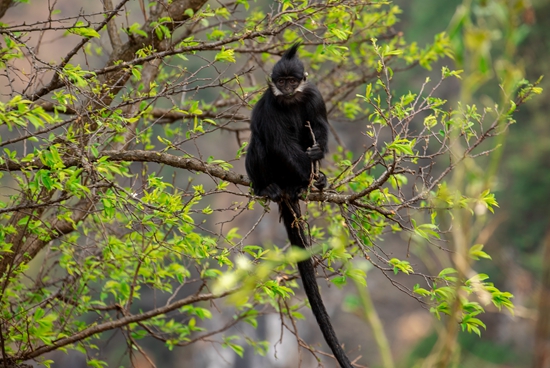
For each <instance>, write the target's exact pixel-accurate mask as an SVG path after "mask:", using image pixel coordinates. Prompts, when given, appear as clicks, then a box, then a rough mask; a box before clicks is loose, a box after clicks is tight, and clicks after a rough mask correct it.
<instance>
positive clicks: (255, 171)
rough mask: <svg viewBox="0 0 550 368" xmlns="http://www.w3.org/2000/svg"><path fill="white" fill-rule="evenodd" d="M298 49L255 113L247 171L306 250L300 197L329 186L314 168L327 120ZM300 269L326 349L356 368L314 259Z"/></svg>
mask: <svg viewBox="0 0 550 368" xmlns="http://www.w3.org/2000/svg"><path fill="white" fill-rule="evenodd" d="M299 46H300V44H299V43H296V44H294V45H293V46H292V47H291V48H290V49H288V50H287V51H286V52H285V53H284V55H283V56H282V57H281V59H280V60H279V61H278V62H277V63H276V64H275V66H274V67H273V73H272V74H271V81H270V82H269V88H268V89H267V90H266V91H265V93H264V94H263V96H262V97H261V99H260V100H259V101H258V103H257V104H256V106H254V109H253V110H252V118H251V125H250V127H251V130H252V137H251V139H250V145H249V146H248V152H247V154H246V171H247V173H248V176H249V177H250V179H251V181H252V188H253V190H254V193H255V194H256V195H259V196H267V197H268V198H269V199H271V200H272V201H275V202H277V203H278V204H279V210H280V213H281V218H282V219H283V222H284V225H285V228H286V231H287V233H288V239H289V240H290V243H291V244H292V245H296V246H299V247H302V248H306V247H307V246H309V244H308V241H307V238H306V235H305V234H304V229H303V225H302V224H301V223H300V221H299V218H300V216H301V211H300V204H299V201H298V196H299V195H300V193H301V192H303V191H304V190H305V189H306V188H307V187H308V186H309V184H310V182H311V180H312V178H314V183H313V184H314V185H315V186H316V187H317V188H318V189H322V188H324V187H325V186H326V177H325V175H324V174H323V173H321V172H316V171H317V170H314V167H315V166H316V164H317V162H318V161H320V160H321V159H322V158H323V157H324V156H325V153H326V152H327V141H328V120H327V109H326V106H325V102H324V100H323V97H322V96H321V93H320V92H319V90H318V89H317V87H315V86H314V85H313V84H310V83H308V82H307V81H306V77H307V74H306V73H305V72H304V65H303V64H302V62H301V61H300V60H299V59H298V57H297V55H296V52H297V50H298V47H299ZM312 133H313V135H312ZM298 269H299V270H300V276H301V277H302V283H303V285H304V289H305V291H306V295H307V297H308V299H309V303H310V304H311V309H312V311H313V314H314V315H315V318H316V319H317V323H318V325H319V327H320V329H321V331H322V333H323V336H324V337H325V340H326V342H327V344H328V345H329V347H330V348H331V350H332V352H333V353H334V356H335V357H336V359H337V360H338V363H340V366H342V367H343V368H351V367H352V365H351V362H350V360H349V359H348V357H347V356H346V354H345V353H344V350H343V349H342V347H341V346H340V344H339V342H338V338H337V337H336V334H335V333H334V329H333V328H332V325H331V323H330V319H329V316H328V314H327V311H326V309H325V306H324V304H323V300H322V299H321V294H320V293H319V286H318V285H317V280H316V279H315V270H314V267H313V263H312V261H311V259H307V260H305V261H301V262H298Z"/></svg>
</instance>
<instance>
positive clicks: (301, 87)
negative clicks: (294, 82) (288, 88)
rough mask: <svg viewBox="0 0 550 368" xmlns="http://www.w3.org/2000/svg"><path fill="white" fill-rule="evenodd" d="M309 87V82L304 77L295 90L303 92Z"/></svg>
mask: <svg viewBox="0 0 550 368" xmlns="http://www.w3.org/2000/svg"><path fill="white" fill-rule="evenodd" d="M306 87H307V82H306V81H305V80H303V79H302V81H301V82H300V84H299V85H298V87H296V89H295V90H294V92H303V91H304V89H305V88H306Z"/></svg>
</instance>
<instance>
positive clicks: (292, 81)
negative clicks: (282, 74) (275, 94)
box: [288, 78, 298, 86]
mask: <svg viewBox="0 0 550 368" xmlns="http://www.w3.org/2000/svg"><path fill="white" fill-rule="evenodd" d="M288 82H289V83H290V85H291V86H295V85H297V84H298V79H296V78H288Z"/></svg>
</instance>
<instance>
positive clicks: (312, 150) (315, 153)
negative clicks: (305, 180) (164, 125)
mask: <svg viewBox="0 0 550 368" xmlns="http://www.w3.org/2000/svg"><path fill="white" fill-rule="evenodd" d="M306 153H307V155H308V156H309V158H310V160H311V161H319V160H320V159H322V158H323V157H325V153H324V152H323V150H322V149H321V146H319V144H317V143H315V144H314V145H313V146H311V147H309V148H308V149H307V150H306Z"/></svg>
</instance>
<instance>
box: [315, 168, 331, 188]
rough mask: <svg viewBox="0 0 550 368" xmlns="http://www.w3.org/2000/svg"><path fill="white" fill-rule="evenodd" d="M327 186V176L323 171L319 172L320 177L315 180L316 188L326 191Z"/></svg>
mask: <svg viewBox="0 0 550 368" xmlns="http://www.w3.org/2000/svg"><path fill="white" fill-rule="evenodd" d="M327 184H328V183H327V176H326V175H325V174H324V173H323V172H322V171H319V175H318V176H317V178H315V181H314V182H313V185H314V186H315V188H317V189H319V190H320V191H322V190H323V189H325V187H326V186H327Z"/></svg>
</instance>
